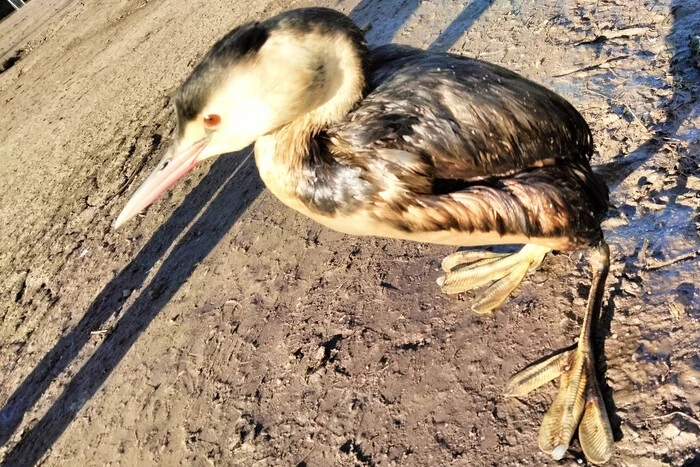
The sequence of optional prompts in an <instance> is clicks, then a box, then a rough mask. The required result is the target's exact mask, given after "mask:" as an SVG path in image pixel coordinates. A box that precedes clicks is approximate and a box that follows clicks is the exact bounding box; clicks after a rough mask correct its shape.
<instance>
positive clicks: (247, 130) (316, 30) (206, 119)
mask: <svg viewBox="0 0 700 467" xmlns="http://www.w3.org/2000/svg"><path fill="white" fill-rule="evenodd" d="M368 57H369V52H368V49H367V46H366V44H365V42H364V37H363V34H362V32H361V31H360V30H359V29H358V28H357V26H355V24H354V23H353V22H352V21H351V20H350V19H349V18H347V17H346V16H345V15H343V14H342V13H339V12H336V11H333V10H330V9H325V8H306V9H299V10H292V11H288V12H285V13H282V14H280V15H278V16H276V17H274V18H270V19H268V20H266V21H263V22H260V23H250V24H246V25H243V26H240V27H238V28H236V29H234V30H233V31H231V32H230V33H228V34H227V35H226V36H224V37H223V38H222V39H221V40H219V41H218V42H217V43H216V44H215V45H214V46H213V47H212V48H211V50H210V51H209V52H208V53H207V54H206V55H205V56H204V57H203V58H202V61H201V62H200V63H199V64H198V65H197V66H196V67H195V68H194V70H193V71H192V73H191V74H190V76H189V77H188V78H187V79H186V80H185V82H184V83H183V84H182V86H181V87H180V88H179V90H178V92H177V95H176V99H175V105H176V110H177V119H178V122H177V127H178V132H177V139H176V141H175V143H174V144H173V146H172V147H171V148H170V150H169V151H168V152H167V153H166V154H165V156H164V157H163V159H162V160H161V161H160V163H159V164H158V166H157V167H156V169H155V170H154V171H153V173H152V174H151V175H150V176H149V177H148V178H147V179H146V180H145V181H144V183H143V184H142V185H141V186H140V187H139V188H138V190H137V191H136V192H135V193H134V194H133V196H132V198H131V199H130V200H129V202H128V203H127V204H126V206H125V207H124V209H123V211H122V212H121V214H120V215H119V217H118V218H117V220H116V222H115V227H119V226H120V225H122V224H123V223H124V222H126V221H127V220H129V219H130V218H132V217H133V216H135V215H136V214H138V212H139V211H141V210H142V209H144V208H146V207H147V206H149V205H150V204H151V203H152V202H153V201H154V200H156V199H157V198H158V197H159V196H160V195H161V194H163V193H164V192H165V191H166V190H167V189H168V188H169V187H170V186H172V185H173V184H174V183H175V182H176V181H177V180H179V179H180V178H182V177H183V176H184V175H185V174H186V173H187V172H189V171H190V170H192V169H193V168H194V167H195V166H196V165H197V164H198V163H199V162H201V161H203V160H205V159H208V158H210V157H214V156H218V155H220V154H224V153H230V152H235V151H239V150H241V149H243V148H245V147H247V146H249V145H250V144H252V143H254V142H255V141H256V140H257V139H258V138H260V137H262V136H264V135H267V134H270V133H273V132H275V131H277V130H279V129H280V128H282V127H284V126H286V125H288V124H289V123H291V122H293V121H298V120H300V119H302V118H306V119H307V120H308V122H307V124H308V125H316V126H317V127H319V128H318V129H320V128H321V127H323V126H324V125H327V124H328V123H331V122H333V121H335V120H338V119H339V118H342V117H343V116H344V115H345V114H346V113H347V112H348V111H349V110H350V109H351V108H352V107H353V106H354V105H355V103H356V102H357V101H359V100H360V99H361V98H362V95H363V93H364V90H365V86H366V82H365V75H366V73H367V68H368V60H369V58H368Z"/></svg>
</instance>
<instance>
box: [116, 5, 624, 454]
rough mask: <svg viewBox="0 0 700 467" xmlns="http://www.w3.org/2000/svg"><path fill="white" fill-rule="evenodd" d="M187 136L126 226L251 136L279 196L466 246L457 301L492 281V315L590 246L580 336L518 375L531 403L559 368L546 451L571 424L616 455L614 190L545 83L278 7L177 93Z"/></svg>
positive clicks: (456, 272)
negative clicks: (603, 354)
mask: <svg viewBox="0 0 700 467" xmlns="http://www.w3.org/2000/svg"><path fill="white" fill-rule="evenodd" d="M176 109H177V118H178V132H177V140H176V142H175V144H174V146H173V148H172V149H171V150H170V151H169V152H168V153H167V154H166V155H165V157H164V158H163V160H162V161H161V162H160V164H159V165H158V167H157V168H156V169H155V171H154V172H153V174H151V175H150V176H149V178H148V179H147V180H146V181H145V182H144V183H143V185H142V186H141V187H140V188H139V189H138V190H137V191H136V193H135V194H134V195H133V197H132V199H131V200H130V201H129V202H128V203H127V205H126V207H125V208H124V210H123V211H122V213H121V215H120V216H119V218H118V219H117V221H116V225H117V226H118V225H120V224H122V223H124V222H125V221H126V220H128V219H129V218H131V217H133V216H134V215H135V214H137V213H138V212H139V211H140V210H142V209H144V208H145V207H146V206H148V205H149V204H150V203H151V202H152V201H153V200H154V199H156V198H157V197H158V196H159V195H160V194H161V193H163V192H164V191H165V190H166V189H167V188H168V187H169V186H171V185H172V184H173V183H175V181H177V180H178V179H179V178H181V177H182V176H183V175H184V174H186V173H187V172H188V171H190V170H191V169H192V168H193V167H194V166H196V165H197V163H199V162H200V161H202V160H204V159H207V158H209V157H213V156H217V155H220V154H223V153H229V152H234V151H238V150H241V149H243V148H245V147H247V146H249V145H251V144H254V145H255V146H254V151H255V161H256V164H257V167H258V169H259V171H260V175H261V177H262V180H263V181H264V182H265V185H266V186H267V188H268V189H269V190H270V191H272V193H274V194H275V195H276V196H277V197H278V198H279V199H280V200H281V201H282V202H283V203H284V204H286V205H287V206H289V207H291V208H293V209H296V210H297V211H299V212H301V213H303V214H305V215H307V216H308V217H310V218H312V219H314V220H316V221H318V222H320V223H321V224H323V225H325V226H327V227H330V228H332V229H335V230H338V231H340V232H345V233H348V234H353V235H375V236H382V237H391V238H398V239H405V240H414V241H419V242H431V243H439V244H447V245H455V246H470V247H484V246H488V245H502V244H516V245H522V247H521V248H520V250H519V251H517V252H515V253H512V254H504V253H494V252H490V251H488V250H486V249H483V250H471V251H458V252H456V253H454V254H452V255H450V256H448V257H447V258H445V260H444V261H443V264H442V266H443V269H444V271H445V275H444V276H443V277H441V278H440V279H438V284H439V285H440V286H441V287H442V289H443V290H444V291H445V292H446V293H448V294H456V293H461V292H464V291H466V290H470V289H475V288H481V289H482V291H481V293H480V294H479V295H478V297H477V298H476V300H475V302H474V304H473V306H472V308H473V309H474V310H475V311H477V312H479V313H487V312H489V311H491V310H494V309H495V308H497V307H499V306H500V305H501V304H502V303H503V301H504V300H505V299H506V298H507V297H508V296H509V295H510V293H511V292H512V291H513V290H514V289H515V288H516V287H517V286H518V284H519V283H520V282H521V281H522V280H523V278H524V277H525V275H526V274H527V273H528V271H530V270H533V269H534V268H536V267H538V266H539V264H540V263H541V261H542V260H543V258H544V257H545V255H546V254H547V253H548V252H550V251H552V250H576V249H587V250H588V251H589V252H590V264H591V268H592V274H593V278H592V286H591V291H590V295H589V298H588V304H587V308H586V315H585V319H584V323H583V329H582V332H581V337H580V339H579V342H578V344H577V346H576V348H575V350H567V351H564V352H561V353H558V354H557V355H555V356H553V357H551V358H549V359H546V360H544V361H543V362H542V363H539V364H535V365H533V366H531V367H529V368H526V369H525V370H523V371H521V372H520V373H518V374H516V375H515V376H514V377H513V379H512V380H511V381H510V382H509V384H508V387H507V388H506V392H507V393H508V394H509V395H514V396H521V395H524V394H525V393H527V392H529V391H530V390H532V389H534V388H536V387H538V386H540V385H542V384H544V383H546V382H548V381H551V380H553V379H555V378H556V377H560V390H559V393H558V395H557V397H556V398H555V400H554V402H553V404H552V406H551V408H550V409H549V411H548V412H547V414H546V415H545V417H544V421H543V423H542V428H541V430H540V437H539V444H540V447H541V449H542V450H543V451H545V452H547V453H550V454H551V455H552V456H553V457H555V458H561V457H562V456H563V455H564V454H565V452H566V450H567V449H568V446H569V443H570V440H571V438H572V436H573V435H574V432H575V430H576V429H577V428H578V432H579V440H580V442H581V445H582V448H583V450H584V453H585V454H586V457H587V458H588V459H589V460H590V461H592V462H595V463H602V462H605V461H607V460H608V459H609V457H610V455H611V453H612V444H613V438H612V432H611V429H610V424H609V421H608V417H607V414H606V410H605V406H604V403H603V401H602V397H601V393H600V389H599V387H598V383H597V380H596V371H595V364H594V352H593V337H594V334H595V330H596V328H595V326H596V322H597V318H598V315H599V313H600V309H601V302H602V297H603V292H604V283H605V279H606V276H607V272H608V266H609V249H608V246H607V245H606V243H605V241H604V238H603V233H602V230H601V227H600V221H601V219H602V216H603V215H604V213H605V212H606V209H607V204H608V189H607V187H606V186H605V184H604V183H603V182H602V181H601V180H600V179H599V178H598V176H597V175H596V174H595V173H594V172H593V170H592V169H591V165H590V158H591V156H592V154H593V140H592V137H591V132H590V130H589V127H588V125H587V124H586V122H585V120H584V119H583V117H582V116H581V115H580V114H579V113H578V112H577V111H576V110H575V109H574V107H573V106H572V105H570V104H569V103H568V102H567V101H566V100H564V99H563V98H562V97H560V96H558V95H557V94H555V93H553V92H552V91H549V90H547V89H546V88H544V87H542V86H540V85H538V84H535V83H533V82H532V81H529V80H527V79H525V78H523V77H521V76H519V75H517V74H515V73H513V72H511V71H508V70H506V69H504V68H501V67H499V66H496V65H492V64H489V63H486V62H483V61H479V60H473V59H469V58H464V57H459V56H456V55H451V54H444V53H430V52H426V51H421V50H417V49H414V48H410V47H405V46H396V45H386V46H381V47H377V48H374V49H370V48H369V47H368V45H367V44H366V42H365V39H364V36H363V33H362V31H361V30H360V29H359V28H358V27H357V26H356V25H355V24H354V23H353V22H352V21H351V20H350V19H349V18H347V17H346V16H345V15H343V14H341V13H339V12H336V11H333V10H329V9H323V8H307V9H299V10H292V11H288V12H285V13H282V14H280V15H278V16H275V17H273V18H270V19H267V20H265V21H262V22H255V23H250V24H246V25H243V26H240V27H238V28H236V29H234V30H233V31H231V32H230V33H228V34H227V35H226V36H225V37H223V38H222V39H221V40H219V41H218V42H217V43H216V44H215V45H214V46H213V47H212V49H211V50H210V51H209V52H208V53H207V54H206V55H205V56H204V57H203V59H202V61H201V62H200V63H199V64H198V65H197V66H196V67H195V68H194V70H193V71H192V73H191V74H190V76H189V77H188V78H187V79H186V81H185V82H184V84H183V85H182V86H181V87H180V89H179V90H178V92H177V96H176Z"/></svg>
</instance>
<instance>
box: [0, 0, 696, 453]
mask: <svg viewBox="0 0 700 467" xmlns="http://www.w3.org/2000/svg"><path fill="white" fill-rule="evenodd" d="M312 3H313V4H317V5H325V6H332V7H335V8H338V9H340V10H343V11H345V12H348V13H351V15H352V17H353V18H354V19H355V20H356V21H357V22H358V23H359V24H366V23H371V24H372V29H371V30H370V31H369V33H368V38H369V40H370V41H371V42H372V43H375V44H376V43H382V42H386V41H391V40H394V41H396V42H401V43H408V44H411V45H415V46H421V47H431V48H433V49H434V50H447V49H450V50H452V51H454V52H457V53H461V54H466V55H470V56H476V57H479V58H482V59H485V60H489V61H492V62H495V63H498V64H501V65H504V66H506V67H509V68H511V69H513V70H516V71H518V72H520V73H522V74H524V75H525V76H528V77H530V78H532V79H534V80H536V81H539V82H541V83H543V84H545V85H547V86H549V87H551V88H553V89H555V90H557V91H558V92H560V93H561V94H563V95H564V96H565V97H567V98H568V99H569V100H571V101H572V102H573V103H574V104H575V105H576V106H577V108H579V109H580V110H581V111H582V113H583V114H584V115H585V116H586V118H587V119H588V120H589V121H590V122H591V126H592V129H593V132H594V136H595V139H596V141H597V144H598V149H599V151H598V154H597V155H596V160H595V162H596V163H598V164H604V165H605V171H606V173H607V177H608V181H609V183H610V186H611V187H612V189H613V193H612V204H613V207H612V208H611V210H610V219H609V220H608V221H606V223H605V230H606V235H607V237H608V241H609V242H610V243H611V245H612V248H613V269H612V274H611V277H610V279H609V282H608V290H609V299H608V300H607V304H606V306H605V316H604V318H603V320H602V323H601V329H600V339H599V343H600V345H601V348H603V347H604V351H605V358H603V359H602V361H601V371H605V381H606V387H605V397H606V402H607V404H608V407H609V408H610V409H611V411H612V413H613V416H612V421H613V425H614V431H615V436H616V439H617V443H616V452H615V455H614V457H613V459H612V461H611V464H612V465H626V466H656V465H675V466H681V465H685V466H690V465H698V463H700V457H698V450H699V447H700V421H698V420H699V419H700V292H699V291H698V285H697V284H698V283H699V282H698V279H697V277H698V275H700V264H699V263H700V260H699V259H698V258H697V252H698V250H699V249H700V237H699V236H698V222H700V219H699V217H698V215H699V214H698V212H699V211H698V206H699V203H700V198H699V196H698V190H699V189H700V178H699V177H700V171H699V170H698V158H699V157H700V142H698V137H699V136H700V130H698V123H699V122H700V115H699V112H698V109H699V106H698V102H697V98H698V82H699V79H700V72H699V71H698V67H699V66H700V63H699V62H700V56H699V55H697V54H696V55H694V54H693V53H692V50H691V47H690V43H691V36H692V35H693V34H700V13H698V12H699V11H700V1H698V0H687V1H686V0H639V1H636V0H635V1H633V0H546V1H538V2H531V1H526V0H510V1H508V0H496V1H494V2H491V1H488V0H472V1H471V2H465V1H459V2H456V1H448V0H434V1H423V2H420V1H417V0H396V1H386V0H382V1H379V0H377V1H371V0H363V1H362V2H361V3H360V4H358V3H357V2H356V1H353V0H347V1H337V2H336V1H328V0H319V1H318V2H308V1H302V2H288V1H283V0H266V1H255V2H223V1H204V0H199V1H188V2H177V1H170V2H166V1H164V0H140V1H135V0H111V1H108V0H91V1H68V0H33V1H31V2H30V3H28V4H27V6H26V7H24V8H23V9H22V10H21V11H20V12H18V13H15V14H13V15H11V16H10V17H8V18H7V19H5V20H4V21H3V22H2V23H1V24H0V70H2V73H1V74H0V103H1V104H0V105H1V106H2V111H1V112H0V183H1V186H2V190H1V192H0V239H2V249H1V250H0V368H1V369H2V381H1V383H0V446H2V447H1V448H0V459H2V460H3V461H4V463H5V464H6V465H27V464H32V463H35V462H39V463H42V464H44V465H61V464H70V465H104V464H114V465H137V464H139V465H151V464H161V465H175V464H186V465H209V464H214V465H227V464H241V465H260V466H263V465H302V466H303V465H388V464H392V463H395V464H400V465H446V464H455V465H471V466H481V465H499V466H501V465H559V464H562V465H572V464H577V462H582V460H581V455H580V454H578V451H577V447H576V444H574V446H573V448H572V451H570V453H569V454H568V455H567V457H566V458H565V459H564V460H563V461H561V462H559V463H557V462H555V461H552V460H551V459H549V458H548V457H546V456H545V455H543V454H541V453H540V452H539V451H538V449H537V443H536V438H537V431H538V427H539V422H540V420H541V418H542V415H543V414H544V412H545V411H546V409H547V407H548V404H549V402H550V401H551V399H552V397H553V395H554V393H555V390H554V388H553V387H552V386H548V387H547V388H544V389H542V390H540V391H538V392H537V393H535V394H533V395H531V396H529V397H527V398H524V399H522V400H518V399H505V398H503V397H502V395H501V393H502V389H503V386H504V383H505V382H506V381H507V379H508V378H509V376H510V375H511V374H512V373H513V372H515V371H516V370H518V369H520V368H522V367H523V366H525V365H526V364H527V363H528V362H530V361H533V360H535V359H537V358H539V357H541V356H544V355H546V354H548V353H550V352H552V351H554V350H556V349H559V348H561V347H564V346H567V345H569V344H571V343H572V341H573V339H574V338H575V337H576V335H577V334H578V328H579V324H580V321H581V316H582V311H583V298H584V297H585V295H586V291H587V287H588V278H589V277H588V270H587V267H586V263H585V261H582V260H581V257H580V255H578V254H559V255H552V256H551V257H550V258H548V260H547V261H546V262H545V264H544V265H543V266H542V268H541V269H540V270H539V271H538V272H536V273H535V274H533V275H531V276H530V277H529V278H528V280H527V281H526V282H525V283H524V284H523V285H522V286H521V287H520V288H519V289H518V291H517V292H516V294H515V296H514V297H513V298H512V299H511V300H510V301H509V302H508V303H507V304H506V306H505V307H503V309H502V310H500V311H498V312H496V313H494V314H493V316H489V317H477V316H474V315H473V314H471V313H470V312H469V311H468V307H467V304H468V302H467V300H468V297H465V298H463V299H454V298H449V297H446V296H443V295H442V294H441V293H440V291H439V290H438V288H437V287H436V285H435V278H436V277H437V275H438V273H437V269H438V265H439V260H440V259H441V257H442V256H444V255H445V254H447V253H449V252H450V251H451V249H450V248H446V247H438V246H431V245H421V244H408V243H402V242H398V241H389V240H383V239H372V238H366V239H361V238H351V237H347V236H343V235H339V234H336V233H334V232H331V231H328V230H326V229H324V228H321V227H320V226H318V225H316V224H314V223H313V222H311V221H309V220H307V219H305V218H302V217H301V216H299V215H297V214H295V213H293V212H291V211H290V210H288V209H287V208H285V207H283V206H282V205H281V204H280V203H279V202H278V201H276V200H275V199H274V198H273V197H272V196H271V195H270V194H269V193H268V192H266V191H265V190H264V189H263V187H262V185H261V182H260V180H259V178H258V176H257V174H256V172H255V168H254V166H253V164H252V163H251V160H250V159H249V158H248V159H246V158H245V157H246V153H245V152H244V153H242V154H233V155H228V156H225V157H223V158H221V159H220V160H218V161H216V162H213V163H212V164H210V165H207V166H205V167H203V168H201V169H200V170H198V171H197V173H195V174H193V175H192V176H190V177H189V179H188V180H187V182H185V183H181V184H179V185H178V186H177V187H176V188H175V189H174V190H173V191H172V192H171V193H170V194H169V195H167V196H166V197H165V198H164V199H162V200H161V201H159V202H157V203H156V204H155V205H154V206H153V207H152V208H150V209H149V211H148V215H147V216H145V217H140V218H139V219H137V220H136V221H134V222H131V223H129V224H128V225H127V226H126V227H125V228H123V229H122V230H119V231H113V230H112V229H111V228H110V224H111V222H113V220H114V219H115V216H116V215H117V214H118V212H119V211H120V209H121V207H122V206H123V204H124V203H125V201H126V199H127V197H128V196H129V195H130V194H131V193H132V191H133V189H134V188H135V187H136V186H137V185H138V184H139V182H140V181H142V180H143V178H144V176H145V175H146V173H148V172H149V169H150V168H151V167H152V166H153V165H154V164H155V163H156V161H158V160H159V159H160V157H161V155H162V154H163V151H164V150H165V148H166V147H167V145H168V143H169V142H170V141H171V139H172V134H173V107H172V102H171V96H172V95H173V91H174V89H175V88H176V87H177V86H178V84H179V83H180V82H181V81H182V80H183V79H184V77H185V76H186V75H187V74H188V72H189V70H190V69H191V68H192V66H193V65H194V64H195V63H196V61H197V60H198V58H199V57H201V56H202V54H203V53H204V52H205V51H206V50H207V48H208V47H209V46H210V45H211V44H212V43H213V42H214V41H215V40H216V39H217V38H218V37H219V36H221V35H222V34H224V33H225V32H226V31H228V30H229V29H230V28H232V27H233V26H235V25H237V24H239V23H241V22H244V21H249V20H253V19H257V18H261V17H265V16H269V15H272V14H274V13H276V12H279V11H281V10H284V9H287V8H290V7H292V6H294V7H296V6H302V5H308V4H312Z"/></svg>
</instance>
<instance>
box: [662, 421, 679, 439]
mask: <svg viewBox="0 0 700 467" xmlns="http://www.w3.org/2000/svg"><path fill="white" fill-rule="evenodd" d="M662 433H663V435H664V436H665V437H666V438H675V437H677V436H678V435H680V434H681V430H679V429H678V427H677V426H676V425H674V424H673V423H669V424H668V425H666V428H664V431H663V432H662Z"/></svg>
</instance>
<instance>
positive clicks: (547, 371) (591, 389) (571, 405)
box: [506, 242, 613, 464]
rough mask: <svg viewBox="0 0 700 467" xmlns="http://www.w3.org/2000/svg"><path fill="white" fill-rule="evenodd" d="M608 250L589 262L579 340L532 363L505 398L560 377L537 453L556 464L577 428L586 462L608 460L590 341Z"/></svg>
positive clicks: (607, 432) (606, 425)
mask: <svg viewBox="0 0 700 467" xmlns="http://www.w3.org/2000/svg"><path fill="white" fill-rule="evenodd" d="M609 255H610V250H609V248H608V245H607V244H605V242H601V243H600V244H599V245H597V246H596V247H595V248H594V249H593V250H592V251H591V256H590V263H591V269H592V270H593V280H592V284H591V291H590V293H589V295H588V304H587V308H586V316H585V317H584V319H583V327H582V329H581V337H580V339H579V341H578V344H577V345H576V347H575V348H573V349H570V350H565V351H563V352H561V353H558V354H557V355H554V356H553V357H550V358H548V359H546V360H544V361H542V362H540V363H535V364H534V365H531V366H530V367H528V368H525V369H524V370H523V371H521V372H520V373H518V374H516V375H515V376H513V378H512V379H511V380H510V381H509V382H508V385H507V387H506V395H509V396H523V395H525V394H527V393H528V392H530V391H532V390H533V389H536V388H538V387H539V386H541V385H543V384H545V383H547V382H549V381H551V380H553V379H554V378H556V377H557V376H560V377H561V378H560V380H559V381H560V383H559V384H560V387H559V393H558V394H557V396H556V398H555V399H554V402H553V403H552V405H551V407H550V408H549V410H548V411H547V414H546V415H545V416H544V419H543V420H542V427H541V428H540V436H539V445H540V449H542V451H544V452H546V453H549V454H551V456H552V457H553V458H555V459H561V458H562V457H563V456H564V454H565V453H566V450H567V449H568V447H569V442H570V441H571V438H572V436H573V435H574V431H575V430H576V427H578V437H579V441H580V442H581V447H582V449H583V452H584V454H585V455H586V458H587V459H588V460H589V461H590V462H593V463H594V464H602V463H604V462H606V461H607V460H608V459H609V458H610V456H611V454H612V445H613V436H612V430H611V429H610V422H609V421H608V415H607V412H606V411H605V404H604V403H603V397H602V395H601V393H600V388H599V386H598V381H597V379H596V371H595V359H594V355H593V343H594V342H593V341H594V336H595V331H596V326H597V322H598V317H599V315H600V309H601V306H602V302H603V293H604V291H605V279H606V277H607V275H608V268H609V266H610V259H609Z"/></svg>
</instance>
